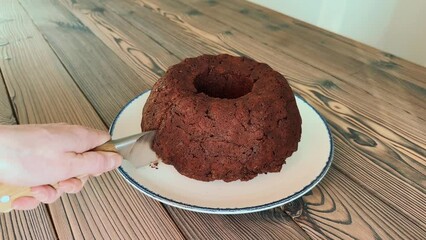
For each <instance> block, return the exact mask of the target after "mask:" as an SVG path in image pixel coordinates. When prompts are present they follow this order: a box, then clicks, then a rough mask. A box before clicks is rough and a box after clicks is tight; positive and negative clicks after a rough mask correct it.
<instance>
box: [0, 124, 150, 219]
mask: <svg viewBox="0 0 426 240" xmlns="http://www.w3.org/2000/svg"><path fill="white" fill-rule="evenodd" d="M154 136H155V131H147V132H142V133H138V134H135V135H131V136H127V137H124V138H119V139H115V140H110V141H108V142H106V143H104V144H102V145H100V146H98V147H96V148H94V149H92V150H90V151H104V152H116V153H119V154H120V155H121V156H123V161H128V162H130V163H131V164H132V165H133V166H134V167H135V168H140V167H144V166H147V165H149V164H151V163H152V162H155V161H157V160H158V157H157V155H156V154H155V152H154V151H153V150H152V148H151V147H152V141H153V139H154ZM82 177H84V176H79V177H78V178H82ZM52 187H54V188H57V187H58V183H56V184H52ZM26 196H32V193H31V188H30V187H22V186H13V185H9V184H4V183H0V213H2V212H3V213H5V212H10V211H11V210H13V209H12V202H13V201H14V200H15V199H17V198H19V197H26Z"/></svg>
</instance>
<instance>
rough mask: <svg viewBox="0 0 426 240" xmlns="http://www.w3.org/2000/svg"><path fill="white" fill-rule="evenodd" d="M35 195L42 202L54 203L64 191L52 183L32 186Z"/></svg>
mask: <svg viewBox="0 0 426 240" xmlns="http://www.w3.org/2000/svg"><path fill="white" fill-rule="evenodd" d="M31 192H32V194H33V197H34V198H36V199H37V200H38V201H40V202H42V203H53V202H54V201H56V200H57V199H58V198H59V197H60V196H61V194H62V191H58V190H57V189H55V188H54V187H52V186H50V185H42V186H36V187H31Z"/></svg>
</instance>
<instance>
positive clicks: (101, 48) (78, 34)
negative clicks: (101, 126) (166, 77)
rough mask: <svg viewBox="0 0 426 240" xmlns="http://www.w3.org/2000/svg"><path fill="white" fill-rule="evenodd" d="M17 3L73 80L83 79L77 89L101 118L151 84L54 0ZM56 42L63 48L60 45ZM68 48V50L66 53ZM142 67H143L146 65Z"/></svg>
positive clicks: (109, 118) (111, 115)
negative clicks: (26, 13)
mask: <svg viewBox="0 0 426 240" xmlns="http://www.w3.org/2000/svg"><path fill="white" fill-rule="evenodd" d="M21 3H22V5H23V6H24V7H25V8H26V9H27V11H28V13H29V15H30V16H31V18H32V19H33V21H34V23H35V24H36V25H37V27H38V28H39V29H40V30H41V31H42V32H43V34H44V35H45V37H46V39H47V41H48V43H49V44H50V46H51V47H52V49H53V50H54V51H55V53H56V54H57V55H58V56H59V57H60V59H61V61H62V63H63V64H64V65H65V66H66V67H67V71H68V72H69V73H70V74H71V76H72V77H73V79H74V80H75V81H76V83H77V84H78V85H81V84H82V83H84V82H86V83H87V84H85V85H84V87H83V88H81V91H82V92H83V93H84V94H85V96H86V98H87V99H88V100H89V101H90V102H91V103H92V105H93V107H94V108H95V109H96V111H97V112H98V114H99V115H100V116H101V117H102V119H103V120H104V121H107V122H108V123H111V122H112V120H113V119H114V118H115V116H116V114H117V110H118V109H120V108H121V107H122V106H124V105H125V104H126V103H127V102H128V101H129V100H131V99H132V98H133V97H134V96H136V95H138V94H139V93H141V92H143V91H146V90H147V89H149V88H150V86H151V85H152V84H153V82H154V80H153V78H152V76H151V77H149V76H147V75H146V74H145V75H138V74H137V73H136V72H134V71H133V70H132V69H130V68H129V67H128V66H127V65H126V64H125V63H124V62H123V61H122V60H121V59H120V58H118V57H117V56H116V54H115V53H114V52H113V51H111V50H110V49H109V48H108V47H107V46H106V45H105V44H104V43H103V42H102V41H100V40H99V39H98V38H97V37H96V36H95V35H94V34H93V33H92V32H91V31H90V30H89V29H88V28H87V27H86V26H84V25H83V24H81V22H79V21H78V19H76V18H75V17H74V16H73V15H72V14H71V13H70V12H68V11H66V10H65V9H64V8H63V6H62V5H61V4H59V3H58V2H57V1H50V2H48V3H47V2H46V3H39V2H38V1H21ZM44 6H48V8H45V7H44ZM63 43H66V44H63ZM82 43H84V44H82ZM60 45H61V46H63V47H66V49H60V47H59V46H60ZM60 51H65V53H63V52H60ZM70 52H72V54H66V53H70ZM65 54H66V55H65ZM146 64H148V65H149V64H151V65H152V64H153V62H147V63H146ZM142 67H145V71H146V68H147V67H146V66H142ZM120 82H125V83H126V84H120ZM99 90H102V94H101V93H100V91H99ZM94 92H96V94H93V93H94Z"/></svg>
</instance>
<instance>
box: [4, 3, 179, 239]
mask: <svg viewBox="0 0 426 240" xmlns="http://www.w3.org/2000/svg"><path fill="white" fill-rule="evenodd" d="M1 6H2V8H1V11H2V12H1V13H2V16H9V18H10V19H14V21H12V22H11V23H13V24H14V25H13V26H10V25H8V26H7V27H4V30H3V28H2V33H3V32H4V33H5V35H6V36H8V39H10V40H9V42H11V41H12V40H14V41H15V42H16V43H14V44H9V45H7V47H6V51H7V53H8V54H9V56H10V58H11V59H10V60H9V61H7V62H6V64H3V65H1V66H0V67H1V68H2V72H3V76H4V78H5V82H6V84H7V87H8V90H9V93H10V94H13V95H14V98H13V104H14V105H15V106H16V112H17V118H18V120H19V122H20V123H50V122H68V123H74V124H82V125H85V126H89V127H94V128H98V129H103V130H105V125H104V124H103V122H102V120H101V119H100V118H99V116H98V115H97V113H96V111H95V109H94V108H93V107H92V105H91V104H90V103H89V102H88V101H87V100H86V97H85V95H84V94H83V93H82V92H81V91H80V89H79V87H78V86H77V85H76V84H75V82H74V80H73V79H72V78H71V77H70V75H69V74H68V72H67V70H66V69H65V68H64V67H63V65H62V63H61V62H60V61H59V60H58V58H57V57H56V55H55V53H54V52H53V51H52V49H51V48H50V47H49V45H48V44H47V43H46V41H45V40H44V38H43V36H42V35H41V34H40V32H39V31H38V30H37V29H36V27H35V26H34V25H33V23H32V22H31V20H30V18H29V17H28V16H27V14H26V13H25V11H24V10H23V8H22V6H21V5H19V3H18V2H16V1H12V0H2V2H1ZM3 11H4V12H3ZM3 14H4V15H3ZM17 29H19V31H17ZM18 40H19V41H18ZM2 63H4V62H2ZM111 68H112V67H111ZM27 69H31V71H27ZM100 89H102V88H100ZM105 111H106V112H107V113H108V112H110V111H111V110H105ZM111 115H112V114H111ZM114 174H116V173H114V172H112V173H109V174H106V175H105V176H102V177H100V178H98V179H95V180H91V181H90V182H89V184H88V185H87V186H86V187H85V190H84V191H83V192H81V193H79V194H76V195H66V196H64V197H62V199H61V201H57V202H56V203H54V204H52V205H50V212H51V216H52V218H53V223H54V226H55V230H56V232H57V236H58V237H59V238H60V239H72V238H77V239H82V238H102V239H117V238H120V237H123V238H127V239H129V238H149V237H151V236H152V237H156V238H159V239H171V238H173V239H179V238H181V234H180V232H179V230H178V229H177V227H176V225H175V224H174V223H173V222H172V220H171V219H170V217H169V216H168V215H167V213H166V212H165V210H164V208H163V207H162V206H161V205H160V204H159V203H157V202H154V201H153V200H148V199H145V198H143V197H139V198H135V197H133V198H134V201H130V202H127V203H126V204H122V202H120V201H116V200H114V201H111V199H116V198H117V196H121V197H123V198H126V197H127V194H129V192H131V193H133V194H139V193H136V192H135V190H133V188H131V187H130V186H129V185H128V184H126V183H125V182H124V180H123V179H121V178H119V179H115V181H109V180H108V177H113V176H114ZM118 186H119V187H118ZM132 191H133V192H132ZM85 196H86V197H85ZM129 198H130V197H129ZM84 201H87V204H83V203H84ZM147 201H152V203H148V204H145V203H146V202H147ZM126 208H127V210H126ZM137 208H138V209H143V211H139V212H136V211H133V209H137ZM129 209H132V210H129ZM153 213H155V215H154V214H153ZM12 214H17V213H12ZM46 215H47V214H43V212H42V213H37V214H36V215H35V216H38V218H39V221H34V220H35V219H32V221H34V223H33V222H30V223H31V224H33V225H34V226H32V227H30V225H29V224H30V223H28V225H27V224H26V225H24V227H23V228H22V229H24V230H21V229H20V228H19V225H18V226H17V225H16V223H15V224H13V226H14V227H10V228H11V230H14V231H17V230H21V232H20V233H18V234H21V235H23V236H24V235H27V236H29V237H28V238H30V239H31V238H39V239H46V238H48V236H54V237H53V238H56V234H54V232H53V233H52V234H50V235H49V234H47V233H45V232H46V230H45V228H47V227H46V226H52V225H51V222H50V225H49V221H50V218H47V220H49V221H47V220H46V219H45V218H43V216H46ZM14 219H15V218H14ZM16 219H17V221H22V222H24V223H26V222H25V221H24V219H25V216H23V215H21V216H19V217H17V218H16ZM153 224H155V226H153ZM15 226H16V227H15ZM37 226H40V227H37ZM43 227H44V228H43ZM50 230H53V228H52V227H51V228H50ZM33 231H37V233H38V234H39V235H40V236H38V235H36V234H33V237H31V235H30V234H31V233H33ZM42 234H43V235H42ZM9 236H10V235H9ZM37 236H38V237H37ZM43 236H47V237H43ZM18 238H20V237H18Z"/></svg>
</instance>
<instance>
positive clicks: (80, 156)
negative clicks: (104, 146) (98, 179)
mask: <svg viewBox="0 0 426 240" xmlns="http://www.w3.org/2000/svg"><path fill="white" fill-rule="evenodd" d="M122 160H123V158H122V157H121V156H120V155H119V154H117V153H113V152H101V151H89V152H85V153H76V154H75V155H74V157H73V158H72V159H71V174H72V176H70V177H75V176H80V175H95V174H99V173H104V172H108V171H111V170H113V169H115V168H117V167H118V166H120V165H121V162H122Z"/></svg>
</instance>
